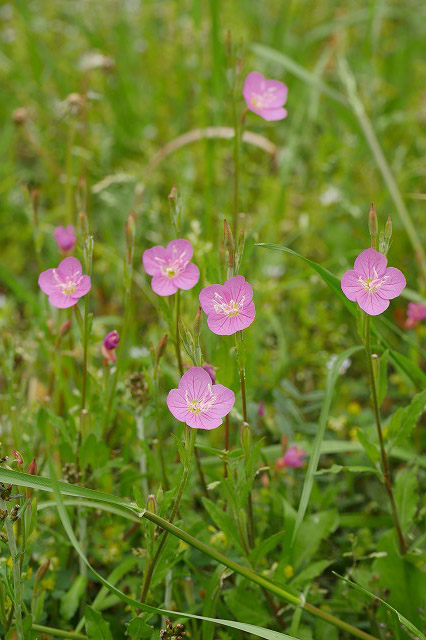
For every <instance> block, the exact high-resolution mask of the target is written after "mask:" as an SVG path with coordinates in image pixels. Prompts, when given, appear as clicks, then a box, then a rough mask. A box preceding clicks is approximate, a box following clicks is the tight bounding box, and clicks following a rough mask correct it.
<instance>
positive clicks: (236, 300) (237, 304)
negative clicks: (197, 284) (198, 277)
mask: <svg viewBox="0 0 426 640" xmlns="http://www.w3.org/2000/svg"><path fill="white" fill-rule="evenodd" d="M200 304H201V306H202V308H203V311H204V312H205V313H206V314H207V324H208V325H209V328H210V330H211V331H213V333H216V334H217V335H219V336H230V335H232V334H233V333H236V332H237V331H242V330H243V329H247V327H249V326H250V325H251V324H252V322H253V321H254V319H255V317H256V307H255V306H254V302H253V289H252V287H251V285H250V284H249V283H248V282H246V280H245V278H244V277H243V276H235V277H234V278H230V279H229V280H227V281H226V282H225V284H224V285H221V284H212V285H210V286H209V287H205V288H204V289H202V291H201V293H200Z"/></svg>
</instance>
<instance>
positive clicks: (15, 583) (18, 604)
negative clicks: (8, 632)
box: [0, 498, 24, 640]
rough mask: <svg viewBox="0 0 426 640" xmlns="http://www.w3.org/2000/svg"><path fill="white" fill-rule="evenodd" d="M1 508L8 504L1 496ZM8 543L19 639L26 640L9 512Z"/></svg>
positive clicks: (5, 522)
mask: <svg viewBox="0 0 426 640" xmlns="http://www.w3.org/2000/svg"><path fill="white" fill-rule="evenodd" d="M0 509H1V510H2V511H7V506H6V503H5V501H4V500H3V498H0ZM4 524H5V528H6V533H7V544H8V546H9V551H10V555H11V556H12V564H13V590H14V603H13V604H14V608H15V624H16V633H17V635H18V640H24V627H23V624H22V585H21V565H20V561H19V554H18V547H17V545H16V539H15V532H14V531H13V522H12V520H11V519H10V515H9V514H8V515H7V516H6V518H5V520H4Z"/></svg>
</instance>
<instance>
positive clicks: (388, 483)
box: [364, 314, 407, 554]
mask: <svg viewBox="0 0 426 640" xmlns="http://www.w3.org/2000/svg"><path fill="white" fill-rule="evenodd" d="M364 320H365V326H364V328H365V334H364V346H365V354H366V356H367V366H368V374H369V380H370V388H371V397H372V400H373V409H374V416H375V421H376V427H377V434H378V436H379V445H380V457H381V462H382V472H383V479H384V483H385V489H386V493H387V494H388V498H389V502H390V506H391V511H392V518H393V522H394V525H395V529H396V533H397V535H398V542H399V549H400V552H401V553H402V554H405V553H407V545H406V542H405V539H404V535H403V533H402V529H401V523H400V521H399V516H398V509H397V507H396V502H395V497H394V495H393V489H392V480H391V475H390V469H389V461H388V457H387V454H386V448H385V443H384V439H383V431H382V424H381V420H380V409H379V401H378V399H377V387H376V380H375V376H374V369H373V362H372V359H371V336H370V316H369V315H368V314H365V316H364Z"/></svg>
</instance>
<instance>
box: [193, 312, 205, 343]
mask: <svg viewBox="0 0 426 640" xmlns="http://www.w3.org/2000/svg"><path fill="white" fill-rule="evenodd" d="M202 325H203V309H202V308H201V307H198V311H197V314H196V316H195V320H194V324H193V327H192V328H193V331H194V335H195V336H196V337H197V338H199V337H200V333H201V327H202Z"/></svg>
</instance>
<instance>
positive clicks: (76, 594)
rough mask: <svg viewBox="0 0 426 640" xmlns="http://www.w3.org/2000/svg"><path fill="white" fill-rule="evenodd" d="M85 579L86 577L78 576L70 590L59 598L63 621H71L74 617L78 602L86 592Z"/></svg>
mask: <svg viewBox="0 0 426 640" xmlns="http://www.w3.org/2000/svg"><path fill="white" fill-rule="evenodd" d="M86 586H87V578H86V576H82V575H79V576H77V577H76V578H75V580H74V582H73V583H72V585H71V587H70V589H69V590H68V591H67V592H66V593H64V595H63V596H62V598H61V608H60V609H61V616H62V617H63V618H65V620H71V618H72V617H73V616H74V615H75V613H76V611H77V609H78V606H79V604H80V600H81V598H82V596H83V594H84V592H85V590H86Z"/></svg>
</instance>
